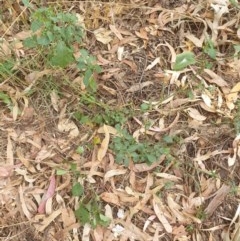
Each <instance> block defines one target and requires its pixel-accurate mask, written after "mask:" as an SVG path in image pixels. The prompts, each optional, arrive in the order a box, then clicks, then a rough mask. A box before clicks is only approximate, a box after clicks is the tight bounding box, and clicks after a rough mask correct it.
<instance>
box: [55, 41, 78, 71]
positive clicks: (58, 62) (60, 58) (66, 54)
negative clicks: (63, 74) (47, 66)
mask: <svg viewBox="0 0 240 241" xmlns="http://www.w3.org/2000/svg"><path fill="white" fill-rule="evenodd" d="M73 61H74V57H73V51H72V50H71V49H70V48H68V47H67V46H66V44H65V43H64V42H59V43H58V44H57V46H56V48H55V50H54V56H53V57H52V58H51V60H50V62H51V64H52V65H54V66H59V67H62V68H64V67H66V66H67V65H69V64H70V63H72V62H73Z"/></svg>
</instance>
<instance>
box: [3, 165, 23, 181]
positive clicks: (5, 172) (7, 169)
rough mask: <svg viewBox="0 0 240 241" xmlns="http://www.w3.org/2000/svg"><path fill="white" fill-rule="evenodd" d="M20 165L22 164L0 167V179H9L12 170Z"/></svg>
mask: <svg viewBox="0 0 240 241" xmlns="http://www.w3.org/2000/svg"><path fill="white" fill-rule="evenodd" d="M21 165H22V164H18V165H7V166H0V178H7V177H10V176H11V175H12V173H13V170H14V169H16V168H18V167H20V166H21Z"/></svg>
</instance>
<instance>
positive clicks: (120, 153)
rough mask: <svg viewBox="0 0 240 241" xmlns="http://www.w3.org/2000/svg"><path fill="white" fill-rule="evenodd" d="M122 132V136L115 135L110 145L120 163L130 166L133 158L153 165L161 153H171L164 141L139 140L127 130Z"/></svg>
mask: <svg viewBox="0 0 240 241" xmlns="http://www.w3.org/2000/svg"><path fill="white" fill-rule="evenodd" d="M120 133H121V136H117V137H115V138H114V139H113V142H112V143H111V145H110V148H111V149H112V151H113V152H114V153H115V155H116V162H117V163H118V164H124V165H125V166H128V165H129V162H130V160H132V161H133V162H135V163H147V164H149V165H151V164H152V163H153V162H155V161H157V160H158V159H159V157H160V156H161V155H163V154H165V155H170V149H169V148H168V147H167V146H166V145H164V144H163V143H149V142H147V141H144V142H137V141H136V140H135V139H134V137H133V136H132V135H130V134H129V133H128V132H127V131H126V130H121V131H120Z"/></svg>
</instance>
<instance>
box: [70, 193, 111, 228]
mask: <svg viewBox="0 0 240 241" xmlns="http://www.w3.org/2000/svg"><path fill="white" fill-rule="evenodd" d="M75 215H76V217H77V219H78V220H79V222H81V223H82V224H86V223H89V224H90V225H91V226H92V227H93V228H96V227H97V226H98V225H100V226H105V227H106V226H108V225H109V224H110V221H111V220H110V218H108V217H106V216H105V215H104V214H103V213H102V210H101V205H100V202H99V201H98V197H96V196H95V197H94V195H93V197H92V198H91V200H90V201H88V202H85V201H84V200H83V201H81V202H80V203H79V207H78V209H77V210H76V211H75Z"/></svg>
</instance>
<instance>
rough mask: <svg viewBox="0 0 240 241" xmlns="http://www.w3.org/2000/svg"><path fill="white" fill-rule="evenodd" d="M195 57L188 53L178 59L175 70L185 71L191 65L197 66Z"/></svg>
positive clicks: (182, 54) (174, 66)
mask: <svg viewBox="0 0 240 241" xmlns="http://www.w3.org/2000/svg"><path fill="white" fill-rule="evenodd" d="M195 63H196V60H195V55H194V54H193V53H192V52H189V51H186V52H183V53H181V54H179V55H177V57H176V62H175V63H174V65H173V70H177V71H178V70H183V69H184V68H186V67H187V66H188V65H190V64H195Z"/></svg>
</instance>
